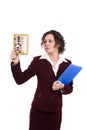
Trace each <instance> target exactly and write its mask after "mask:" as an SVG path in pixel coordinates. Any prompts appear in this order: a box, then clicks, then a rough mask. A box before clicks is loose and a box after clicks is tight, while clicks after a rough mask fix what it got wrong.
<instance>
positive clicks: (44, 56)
mask: <svg viewBox="0 0 87 130" xmlns="http://www.w3.org/2000/svg"><path fill="white" fill-rule="evenodd" d="M40 59H46V60H47V61H48V62H50V64H51V65H52V69H53V71H54V74H55V76H56V75H57V71H58V69H59V65H60V63H62V62H63V61H65V62H67V60H66V59H64V57H63V56H62V55H60V56H59V60H58V61H57V63H56V65H54V64H53V62H52V60H51V59H50V57H49V56H48V55H47V54H45V55H42V56H41V57H40Z"/></svg>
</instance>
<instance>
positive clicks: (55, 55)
mask: <svg viewBox="0 0 87 130" xmlns="http://www.w3.org/2000/svg"><path fill="white" fill-rule="evenodd" d="M48 56H49V57H50V59H51V61H52V62H53V64H54V65H56V63H57V62H58V59H59V54H58V52H55V53H50V54H48Z"/></svg>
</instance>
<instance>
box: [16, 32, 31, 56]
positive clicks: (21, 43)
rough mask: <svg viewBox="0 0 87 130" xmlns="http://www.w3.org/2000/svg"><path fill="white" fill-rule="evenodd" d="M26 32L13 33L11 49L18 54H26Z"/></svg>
mask: <svg viewBox="0 0 87 130" xmlns="http://www.w3.org/2000/svg"><path fill="white" fill-rule="evenodd" d="M28 40H29V36H28V34H13V50H14V51H15V52H16V53H17V54H20V55H28Z"/></svg>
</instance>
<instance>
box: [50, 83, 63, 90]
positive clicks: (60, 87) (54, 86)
mask: <svg viewBox="0 0 87 130" xmlns="http://www.w3.org/2000/svg"><path fill="white" fill-rule="evenodd" d="M63 88H64V84H63V83H62V82H60V81H54V83H53V85H52V89H53V90H54V91H55V90H60V89H63Z"/></svg>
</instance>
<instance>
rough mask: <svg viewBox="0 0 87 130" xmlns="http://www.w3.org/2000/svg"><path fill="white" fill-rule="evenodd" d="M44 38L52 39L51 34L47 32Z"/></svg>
mask: <svg viewBox="0 0 87 130" xmlns="http://www.w3.org/2000/svg"><path fill="white" fill-rule="evenodd" d="M44 39H54V36H53V34H47V35H46V36H45V38H44Z"/></svg>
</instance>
